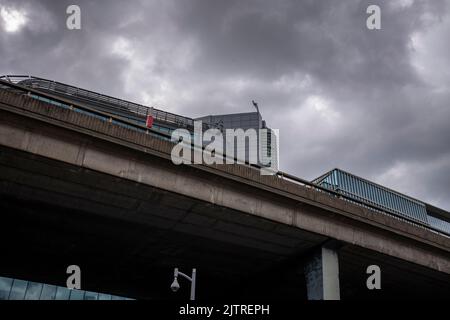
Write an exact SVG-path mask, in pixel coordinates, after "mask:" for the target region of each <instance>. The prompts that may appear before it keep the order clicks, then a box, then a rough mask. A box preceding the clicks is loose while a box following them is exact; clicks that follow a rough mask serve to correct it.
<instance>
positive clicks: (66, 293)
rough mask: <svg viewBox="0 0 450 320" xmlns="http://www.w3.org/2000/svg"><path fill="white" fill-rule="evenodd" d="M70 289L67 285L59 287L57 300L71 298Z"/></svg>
mask: <svg viewBox="0 0 450 320" xmlns="http://www.w3.org/2000/svg"><path fill="white" fill-rule="evenodd" d="M69 297H70V290H69V289H68V288H65V287H58V289H57V290H56V296H55V300H69Z"/></svg>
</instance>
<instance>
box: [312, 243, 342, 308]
mask: <svg viewBox="0 0 450 320" xmlns="http://www.w3.org/2000/svg"><path fill="white" fill-rule="evenodd" d="M304 269H305V270H304V274H305V278H306V288H307V296H308V300H340V289H339V259H338V253H337V251H336V250H334V249H332V248H329V247H327V246H322V247H321V248H319V250H317V251H316V252H315V253H314V254H313V255H311V257H310V259H309V261H307V263H306V265H305V268H304Z"/></svg>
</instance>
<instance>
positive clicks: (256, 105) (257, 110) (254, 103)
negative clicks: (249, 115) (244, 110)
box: [252, 100, 259, 114]
mask: <svg viewBox="0 0 450 320" xmlns="http://www.w3.org/2000/svg"><path fill="white" fill-rule="evenodd" d="M252 103H253V106H254V107H255V108H256V112H258V114H259V108H258V103H256V102H255V100H252Z"/></svg>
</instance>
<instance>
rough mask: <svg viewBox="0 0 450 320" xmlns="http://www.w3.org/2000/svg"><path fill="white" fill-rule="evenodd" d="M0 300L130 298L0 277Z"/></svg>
mask: <svg viewBox="0 0 450 320" xmlns="http://www.w3.org/2000/svg"><path fill="white" fill-rule="evenodd" d="M0 300H132V299H129V298H124V297H119V296H114V295H111V294H104V293H98V292H92V291H85V290H76V289H72V290H71V289H68V288H66V287H59V286H55V285H49V284H45V283H38V282H32V281H26V280H20V279H13V278H6V277H0Z"/></svg>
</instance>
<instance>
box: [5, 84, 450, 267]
mask: <svg viewBox="0 0 450 320" xmlns="http://www.w3.org/2000/svg"><path fill="white" fill-rule="evenodd" d="M0 110H1V111H0V145H3V146H7V147H10V148H14V149H17V150H22V151H26V152H29V153H32V154H36V155H39V156H43V157H47V158H50V159H54V160H58V161H63V162H66V163H69V164H73V165H77V166H80V167H83V168H87V169H91V170H95V171H98V172H102V173H106V174H110V175H113V176H117V177H120V178H124V179H128V180H130V181H135V182H137V183H141V184H144V185H149V186H153V187H156V188H159V189H162V190H168V191H170V192H173V193H175V194H180V195H184V196H188V197H191V198H194V199H198V200H201V201H205V202H209V203H212V204H216V205H219V206H223V207H226V208H230V209H234V210H237V211H240V212H245V213H249V214H252V215H255V216H258V217H262V218H265V219H269V220H271V221H275V222H278V223H282V224H286V225H290V226H295V227H298V228H300V229H303V230H307V231H311V232H314V233H317V234H319V235H324V236H327V237H330V238H333V239H337V240H341V241H344V242H346V243H349V244H354V245H357V246H361V247H363V248H366V249H370V250H374V251H377V252H380V253H383V254H387V255H390V256H393V257H398V258H400V259H403V260H406V261H410V262H413V263H417V264H419V265H423V266H426V267H429V268H432V269H435V270H439V271H442V272H445V273H450V253H449V252H450V239H449V238H448V237H445V236H442V235H439V234H436V233H433V232H430V231H429V230H426V229H424V228H420V227H417V226H415V225H412V224H409V223H407V222H404V221H401V220H398V219H395V218H394V217H390V216H387V215H381V214H379V213H377V212H373V211H371V210H368V209H365V208H362V207H359V206H356V205H352V204H350V203H348V202H345V201H342V200H340V199H336V198H334V197H331V196H329V195H327V194H324V193H321V192H317V191H315V190H312V189H308V188H306V187H304V186H300V185H298V184H295V183H291V182H289V181H285V180H283V179H280V178H277V177H273V176H261V175H259V172H258V171H257V170H254V169H252V168H249V167H245V166H238V165H233V166H227V165H222V166H204V165H196V166H175V165H173V164H172V163H171V161H170V150H171V147H172V145H171V144H170V143H169V142H166V141H162V140H159V139H155V138H152V137H151V136H150V135H147V134H145V133H139V132H136V131H133V130H129V129H126V128H123V127H119V126H117V125H113V124H111V123H107V122H103V121H101V120H98V119H95V118H92V117H89V116H87V115H83V114H80V113H76V112H74V111H71V110H65V109H59V108H55V107H54V106H51V105H48V104H45V103H42V102H39V101H36V100H34V99H31V98H28V97H24V96H15V95H13V94H10V93H7V92H4V91H1V90H0Z"/></svg>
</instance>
